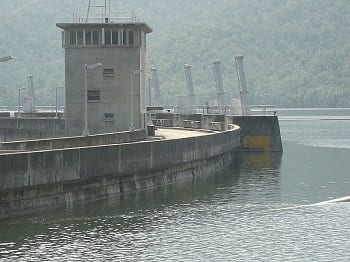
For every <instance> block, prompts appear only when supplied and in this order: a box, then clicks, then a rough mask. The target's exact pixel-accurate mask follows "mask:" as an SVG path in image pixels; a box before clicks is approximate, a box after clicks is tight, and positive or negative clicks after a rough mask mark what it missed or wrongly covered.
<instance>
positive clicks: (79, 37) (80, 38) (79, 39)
mask: <svg viewBox="0 0 350 262" xmlns="http://www.w3.org/2000/svg"><path fill="white" fill-rule="evenodd" d="M83 35H84V33H83V30H78V31H77V44H78V45H83V44H84V41H83V40H84V37H83Z"/></svg>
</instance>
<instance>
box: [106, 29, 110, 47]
mask: <svg viewBox="0 0 350 262" xmlns="http://www.w3.org/2000/svg"><path fill="white" fill-rule="evenodd" d="M105 45H111V31H110V30H105Z"/></svg>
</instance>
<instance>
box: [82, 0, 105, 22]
mask: <svg viewBox="0 0 350 262" xmlns="http://www.w3.org/2000/svg"><path fill="white" fill-rule="evenodd" d="M92 8H95V9H99V10H100V11H101V9H102V10H104V17H105V18H107V17H109V16H110V12H111V2H110V0H103V1H102V0H99V1H98V0H95V1H94V0H89V7H88V11H87V15H86V23H87V22H88V20H89V15H90V10H91V9H92Z"/></svg>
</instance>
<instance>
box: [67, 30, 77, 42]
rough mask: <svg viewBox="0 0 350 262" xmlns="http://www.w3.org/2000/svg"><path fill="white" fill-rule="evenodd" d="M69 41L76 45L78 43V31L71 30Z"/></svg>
mask: <svg viewBox="0 0 350 262" xmlns="http://www.w3.org/2000/svg"><path fill="white" fill-rule="evenodd" d="M69 43H70V44H71V45H76V44H77V35H76V31H70V32H69Z"/></svg>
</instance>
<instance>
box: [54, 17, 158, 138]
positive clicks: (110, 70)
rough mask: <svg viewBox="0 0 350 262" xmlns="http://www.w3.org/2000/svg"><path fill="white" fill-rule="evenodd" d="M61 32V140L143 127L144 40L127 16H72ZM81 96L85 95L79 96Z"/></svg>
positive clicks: (141, 28) (141, 27)
mask: <svg viewBox="0 0 350 262" xmlns="http://www.w3.org/2000/svg"><path fill="white" fill-rule="evenodd" d="M57 27H59V28H61V29H63V32H62V46H63V48H64V50H65V86H66V135H69V136H74V135H81V134H82V133H83V131H84V126H85V127H87V130H88V132H87V134H96V133H106V132H114V131H123V130H130V129H138V128H144V126H145V120H144V119H145V117H144V116H145V113H146V112H145V111H146V105H145V101H144V99H145V52H146V34H147V33H151V32H152V29H151V28H150V27H149V26H148V25H147V24H146V23H142V22H138V21H137V19H136V17H135V15H134V14H133V13H131V12H118V13H111V12H108V13H103V14H97V15H94V14H88V16H85V17H84V16H80V15H78V14H74V15H73V22H72V23H57ZM85 94H86V95H85Z"/></svg>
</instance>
